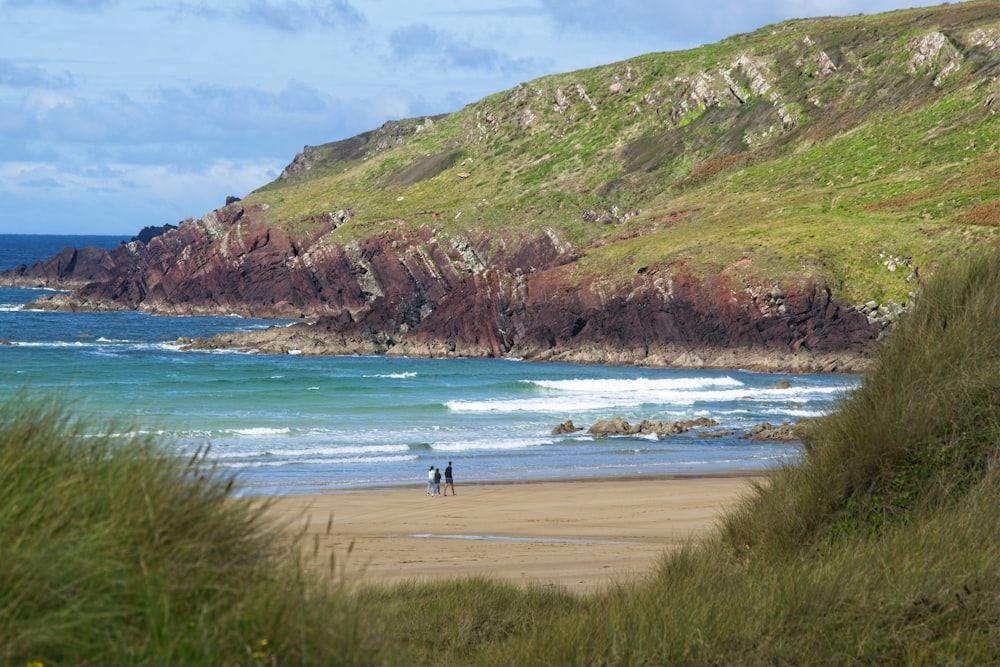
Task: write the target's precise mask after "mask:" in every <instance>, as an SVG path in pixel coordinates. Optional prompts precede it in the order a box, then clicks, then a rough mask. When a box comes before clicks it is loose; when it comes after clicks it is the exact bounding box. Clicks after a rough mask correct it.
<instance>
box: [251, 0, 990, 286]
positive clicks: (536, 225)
mask: <svg viewBox="0 0 1000 667" xmlns="http://www.w3.org/2000/svg"><path fill="white" fill-rule="evenodd" d="M998 76H1000V26H998V24H997V21H996V5H995V2H993V1H992V0H977V1H974V2H965V3H957V4H951V5H944V6H941V7H937V8H929V9H916V10H908V11H902V12H893V13H889V14H884V15H875V16H859V17H851V18H825V19H811V20H797V21H789V22H785V23H781V24H778V25H774V26H768V27H765V28H762V29H760V30H758V31H756V32H753V33H749V34H745V35H739V36H735V37H732V38H729V39H727V40H724V41H722V42H720V43H718V44H713V45H708V46H703V47H699V48H697V49H692V50H690V51H684V52H674V53H658V54H649V55H645V56H642V57H639V58H634V59H631V60H628V61H624V62H620V63H614V64H611V65H606V66H603V67H598V68H593V69H588V70H581V71H577V72H571V73H567V74H561V75H557V76H550V77H545V78H542V79H538V80H535V81H531V82H528V83H525V84H522V85H519V86H517V87H516V88H514V89H511V90H509V91H504V92H500V93H497V94H495V95H492V96H490V97H487V98H485V99H483V100H481V101H479V102H477V103H474V104H471V105H469V106H467V107H466V108H464V109H462V110H461V111H459V112H456V113H453V114H449V115H444V116H438V117H435V118H423V119H410V120H406V121H400V122H392V123H387V124H386V125H385V126H383V127H382V128H379V129H378V130H375V131H373V132H370V133H367V134H365V135H361V136H359V137H354V138H352V139H349V140H346V141H341V142H337V143H332V144H325V145H321V146H317V147H311V148H308V149H307V150H306V151H305V152H304V153H303V154H301V155H300V156H298V157H297V158H296V160H295V162H293V163H292V164H291V165H289V168H288V169H287V170H286V172H285V174H283V176H282V178H279V179H278V180H276V181H275V182H273V183H271V184H268V185H267V186H265V187H262V188H261V189H260V190H258V191H256V192H254V193H252V194H251V195H250V196H249V197H248V200H249V201H251V202H258V203H263V204H267V206H268V215H269V218H270V221H271V223H272V224H279V225H285V226H289V227H291V228H303V227H308V226H309V225H310V224H314V223H313V222H311V221H313V220H315V219H316V218H317V216H324V215H326V214H327V213H329V212H332V211H337V210H343V211H346V212H348V213H349V215H350V218H351V220H350V222H349V223H348V224H346V225H344V226H342V227H340V228H339V229H338V230H337V231H336V232H334V233H333V234H331V235H330V237H329V238H328V241H329V242H332V243H338V242H346V241H348V240H351V239H356V238H360V237H365V236H369V235H371V234H376V233H379V232H380V231H382V230H384V229H385V228H386V226H387V225H390V226H401V227H403V228H406V227H407V226H410V225H420V224H427V225H430V226H432V227H433V228H434V229H436V230H437V231H438V233H439V234H448V235H457V236H460V235H465V234H476V233H480V232H487V233H493V234H497V235H511V236H519V235H522V234H523V233H524V232H525V231H528V230H539V229H544V230H549V231H550V232H551V233H553V234H555V235H556V236H558V237H560V238H562V239H563V240H564V241H565V242H567V243H570V244H572V245H573V246H574V247H575V248H576V249H577V251H578V252H579V253H581V254H583V255H584V257H583V259H582V260H581V261H580V263H579V265H578V267H577V270H578V272H580V274H586V273H599V274H608V273H614V272H618V273H624V274H626V277H627V275H628V274H630V273H634V272H635V271H639V270H642V269H643V268H648V267H650V266H654V265H669V264H671V263H674V262H684V263H686V264H688V265H690V266H693V267H695V268H696V269H697V268H699V267H700V270H703V271H704V272H705V273H706V274H708V273H715V272H718V271H720V270H721V271H727V272H732V273H736V274H737V275H739V276H740V277H743V278H744V279H745V280H748V281H761V282H763V283H765V284H766V283H770V282H778V283H788V282H795V281H802V280H805V279H808V278H809V277H813V276H819V277H823V278H824V279H825V280H826V281H827V282H828V283H829V284H830V285H831V287H832V288H833V289H834V290H835V292H836V295H837V296H839V297H841V298H843V299H844V300H846V301H847V302H849V303H859V302H864V301H868V300H872V299H873V300H876V301H879V302H883V301H890V300H891V301H897V302H905V301H908V300H909V295H910V293H911V292H912V291H913V290H914V288H915V283H916V282H917V278H918V277H919V276H920V275H923V276H926V275H927V274H929V273H931V272H933V270H934V269H935V268H936V266H937V265H938V263H939V262H941V261H942V260H945V259H947V258H951V257H957V256H961V255H963V254H965V253H966V252H967V251H968V250H969V249H970V248H972V247H975V246H976V245H977V244H979V243H981V242H983V241H984V240H988V239H996V238H1000V204H998V201H1000V188H998V185H997V184H998V182H1000V136H998V134H997V132H996V125H997V117H996V112H997V110H998V109H1000V84H998Z"/></svg>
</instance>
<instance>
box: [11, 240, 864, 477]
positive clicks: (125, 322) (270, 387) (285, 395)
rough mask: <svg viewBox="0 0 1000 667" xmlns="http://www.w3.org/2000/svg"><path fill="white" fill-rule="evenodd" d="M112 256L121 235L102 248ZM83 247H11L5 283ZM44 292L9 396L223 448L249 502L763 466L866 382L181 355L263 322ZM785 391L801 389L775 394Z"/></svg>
mask: <svg viewBox="0 0 1000 667" xmlns="http://www.w3.org/2000/svg"><path fill="white" fill-rule="evenodd" d="M85 240H86V242H87V243H90V244H93V245H98V246H102V245H103V246H104V247H112V246H114V245H115V244H117V243H118V242H119V241H120V240H121V239H120V238H118V237H87V238H86V239H85ZM82 241H84V239H81V238H78V237H46V236H41V237H38V236H24V235H0V270H2V269H6V268H10V267H13V266H16V265H17V264H19V263H21V262H24V263H30V262H32V261H34V260H37V259H40V258H43V257H47V256H49V255H51V254H53V253H55V252H58V251H59V250H61V249H62V248H63V247H64V246H65V245H67V244H69V245H81V244H82ZM41 293H42V292H40V291H39V290H26V289H0V339H2V340H6V341H9V342H10V343H11V344H10V345H0V369H2V370H0V399H2V398H7V397H9V396H12V395H14V394H16V393H17V392H18V391H21V390H23V389H25V388H26V389H27V390H28V391H29V392H31V393H36V394H43V395H44V394H47V393H53V392H55V393H58V395H60V396H61V397H63V398H64V399H65V400H66V401H67V402H68V403H69V404H71V405H72V406H73V408H74V409H75V410H78V411H79V412H81V413H83V414H86V415H92V416H96V417H100V418H111V419H115V420H118V421H117V422H116V423H118V424H127V425H128V428H129V429H139V430H143V431H149V432H154V433H157V434H162V436H163V437H164V439H165V440H166V441H168V442H171V443H173V444H174V445H175V446H176V447H177V448H178V450H179V451H180V452H181V453H182V454H190V453H192V452H194V451H195V450H196V449H197V448H198V447H203V446H205V445H209V446H210V457H209V458H210V459H212V460H215V461H216V462H217V464H218V465H219V467H220V468H222V469H223V470H225V471H232V472H234V473H235V474H236V476H237V480H238V483H239V493H243V494H294V493H315V492H323V491H330V490H342V489H352V488H368V487H375V486H384V485H387V486H399V485H413V486H414V488H415V489H416V490H419V491H421V492H422V490H423V485H424V483H425V479H426V477H425V475H426V471H427V468H428V466H430V465H435V466H439V467H441V468H442V469H444V466H445V465H447V463H448V461H453V462H454V467H455V475H456V484H457V485H460V484H461V483H462V482H469V481H501V480H514V479H525V480H544V479H555V478H590V477H599V476H630V475H636V476H638V475H644V474H661V473H670V474H698V473H707V472H722V471H736V470H755V469H761V468H767V467H771V466H775V465H780V464H782V463H786V462H791V461H795V460H796V459H797V458H798V456H799V452H800V449H799V445H798V444H795V443H793V444H787V443H767V442H756V443H755V442H751V441H749V440H748V439H745V438H742V437H739V436H740V435H742V434H743V433H744V432H745V431H746V430H747V429H749V428H750V427H752V426H753V425H754V424H757V423H759V422H764V421H768V422H771V423H781V422H784V421H793V420H795V419H798V418H800V417H814V416H819V415H822V414H824V413H826V412H827V411H829V410H830V409H832V408H833V407H834V406H835V404H836V400H837V398H838V397H839V396H841V395H842V394H843V392H844V391H845V390H848V389H850V388H852V387H854V386H857V383H858V381H859V379H858V378H857V377H855V376H844V375H771V374H759V373H749V372H742V371H681V370H672V369H636V368H625V367H605V366H580V365H573V364H536V363H526V362H520V361H516V360H501V359H448V360H435V359H387V358H382V357H323V358H319V357H304V356H296V355H255V354H245V353H237V352H182V351H180V350H179V346H178V345H177V344H176V342H175V341H176V340H177V339H178V338H179V337H182V336H209V335H212V334H214V333H218V332H222V331H231V330H237V329H248V328H256V327H265V326H269V325H271V324H273V322H266V321H262V320H246V319H239V318H233V317H161V316H154V315H147V314H144V313H135V312H127V313H51V312H43V311H29V310H25V309H23V307H22V306H23V304H25V303H27V302H28V301H30V300H31V299H33V298H35V297H37V296H38V295H39V294H41ZM782 379H785V380H788V381H789V382H790V383H791V385H792V386H791V388H790V389H777V388H775V385H776V383H778V382H779V381H780V380H782ZM614 416H621V417H622V418H624V419H627V420H629V421H640V420H642V419H662V420H686V419H692V418H695V417H701V416H705V417H711V418H713V419H715V420H717V421H719V422H720V426H719V427H718V429H732V430H734V431H735V432H736V434H735V435H732V436H726V437H720V438H709V439H704V438H699V437H698V431H697V430H695V431H691V432H689V433H686V434H681V435H674V436H668V437H666V438H664V439H657V438H655V437H621V438H608V439H603V440H594V439H592V438H591V437H589V436H587V435H586V434H585V433H584V432H580V433H576V434H572V435H566V436H552V435H550V431H551V430H552V428H553V427H554V426H555V425H557V424H559V423H561V422H563V421H565V420H566V419H572V420H573V421H574V423H575V424H576V425H578V426H584V427H586V426H589V425H590V424H592V423H593V422H595V421H596V420H598V419H608V418H611V417H614Z"/></svg>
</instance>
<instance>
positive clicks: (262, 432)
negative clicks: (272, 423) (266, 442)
mask: <svg viewBox="0 0 1000 667" xmlns="http://www.w3.org/2000/svg"><path fill="white" fill-rule="evenodd" d="M230 432H231V433H235V434H236V435H250V436H255V437H260V436H272V435H278V436H280V435H288V434H289V433H291V432H292V430H291V429H290V428H288V427H287V426H285V427H283V428H270V427H267V426H256V427H253V428H234V429H232V430H231V431H230Z"/></svg>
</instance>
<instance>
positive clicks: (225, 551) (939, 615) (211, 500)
mask: <svg viewBox="0 0 1000 667" xmlns="http://www.w3.org/2000/svg"><path fill="white" fill-rule="evenodd" d="M69 414H70V413H69V412H68V410H67V409H66V408H65V407H64V406H62V405H60V404H59V403H58V401H56V402H54V403H53V404H52V405H48V404H45V403H43V402H41V401H38V400H35V399H32V398H29V397H28V396H26V395H22V396H18V397H16V398H15V399H13V400H11V401H9V402H8V403H6V404H4V405H3V406H2V407H0V488H2V489H3V494H2V496H0V563H2V564H3V567H0V663H3V664H10V665H63V664H128V665H140V664H160V665H162V664H170V665H205V664H219V665H291V664H302V665H312V664H316V665H336V664H370V665H379V664H384V665H397V664H463V665H496V664H539V665H541V664H558V665H570V664H608V665H610V664H614V665H646V664H685V665H699V664H704V665H716V664H745V665H755V664H799V665H827V664H830V665H833V664H836V665H867V664H962V665H966V664H997V663H998V662H1000V604H998V601H1000V571H998V568H1000V540H998V539H997V536H998V531H1000V518H998V514H1000V513H998V508H1000V465H998V458H1000V248H990V249H989V250H988V251H986V252H982V253H980V254H977V255H976V256H974V257H971V258H967V259H964V260H961V261H956V262H954V263H952V264H950V265H948V266H947V267H945V268H944V269H943V270H942V271H940V272H939V273H937V274H936V275H935V277H934V279H933V280H932V281H931V282H930V283H929V284H928V285H927V286H925V287H924V288H923V289H922V291H921V293H920V296H919V298H918V299H917V302H916V305H915V307H914V308H913V309H912V310H911V311H910V312H909V313H908V315H907V316H906V317H905V318H904V320H903V321H902V323H901V325H900V326H899V328H898V329H897V330H896V331H895V332H894V333H893V335H892V337H891V338H890V339H889V340H888V341H887V342H886V343H885V344H884V346H883V347H882V348H881V349H880V351H879V355H878V363H877V364H876V365H875V366H874V367H873V370H872V371H871V372H870V373H869V375H868V376H867V377H866V378H865V382H864V383H863V385H862V386H861V387H859V388H858V389H856V390H854V391H853V392H851V393H850V394H848V395H846V396H844V398H843V400H842V401H841V404H840V406H839V409H838V410H837V411H836V412H834V413H833V414H831V415H830V416H828V417H825V418H823V419H822V420H819V421H818V422H817V424H816V426H815V428H814V429H813V430H812V431H811V433H810V434H809V436H808V438H807V439H806V442H805V456H804V461H803V462H802V463H800V464H797V465H794V466H789V467H785V468H781V469H778V470H776V471H774V472H773V474H772V475H770V476H769V478H768V480H767V481H766V482H764V483H761V484H759V485H758V486H757V487H755V489H754V490H753V491H752V493H751V494H750V495H749V496H748V497H747V498H746V499H745V501H744V502H743V503H742V504H741V505H739V506H738V507H737V508H736V509H734V510H733V511H731V512H730V513H729V514H728V515H727V516H725V517H724V519H723V520H722V521H721V522H720V526H719V530H718V532H717V533H716V534H715V535H713V536H711V537H710V538H708V539H706V540H704V541H703V542H700V543H697V544H690V545H688V546H687V547H685V548H684V549H682V550H680V551H678V552H674V553H671V554H665V555H664V557H663V560H662V562H661V564H660V566H659V567H658V568H657V569H656V570H655V571H653V572H650V573H649V575H648V576H647V578H646V579H645V580H642V581H633V582H629V583H623V584H620V585H617V586H614V587H610V588H608V589H606V590H604V591H601V592H599V593H597V594H594V595H590V596H587V597H577V596H574V595H571V594H569V593H568V592H565V591H559V590H551V589H543V588H528V589H523V588H518V587H516V586H514V585H511V584H506V583H501V582H497V581H491V580H489V579H483V578H470V579H461V580H454V581H449V582H443V583H437V584H419V585H418V584H405V585H400V586H395V587H379V586H365V587H358V588H355V587H353V586H351V585H350V582H344V581H343V579H342V577H341V576H339V575H338V568H337V567H336V565H337V564H335V563H329V564H325V566H320V567H317V564H316V563H307V562H304V561H303V559H302V557H301V556H300V555H299V554H301V553H302V551H303V550H302V544H301V543H300V541H297V540H295V539H290V538H289V536H288V535H287V533H285V532H284V530H283V529H282V527H281V526H274V525H272V524H269V523H268V522H267V521H265V520H264V517H265V511H266V507H264V508H262V507H261V506H260V505H255V504H252V503H250V502H247V501H244V500H242V499H239V498H233V497H232V495H231V493H230V480H228V479H226V478H225V477H223V476H220V475H218V474H216V473H215V472H214V471H213V470H212V468H211V466H210V465H209V464H208V456H207V455H206V454H205V453H201V454H199V455H197V456H195V457H192V458H190V459H179V458H178V457H176V456H175V455H174V454H173V453H172V452H171V450H170V448H169V447H167V446H165V445H164V444H163V443H159V442H156V440H155V438H151V437H148V436H143V435H130V436H115V435H106V436H98V437H93V436H90V437H85V436H84V433H93V430H94V429H93V428H84V424H83V423H81V422H79V421H77V420H75V419H74V418H72V417H71V416H69ZM107 432H108V433H109V434H113V433H129V432H138V431H133V430H130V429H125V428H122V427H121V426H120V425H119V426H118V427H117V428H110V427H109V428H108V429H107Z"/></svg>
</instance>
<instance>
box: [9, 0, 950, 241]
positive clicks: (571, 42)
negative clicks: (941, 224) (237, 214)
mask: <svg viewBox="0 0 1000 667" xmlns="http://www.w3.org/2000/svg"><path fill="white" fill-rule="evenodd" d="M933 4H938V3H936V2H923V1H922V0H774V1H760V0H698V1H694V2H692V1H691V0H576V1H570V0H480V1H479V2H472V1H471V0H465V1H462V0H180V1H174V0H0V233H5V234H20V233H35V234H109V235H122V236H123V237H127V238H131V236H133V235H135V234H137V233H138V232H139V231H140V230H141V229H142V228H143V227H145V226H147V225H164V224H177V223H178V222H180V221H182V220H184V219H186V218H190V217H194V218H198V217H201V216H202V215H204V214H205V213H208V212H209V211H211V210H213V209H215V208H218V207H220V206H222V205H223V204H224V203H225V200H226V197H227V196H230V195H232V196H237V197H242V196H245V195H246V194H247V193H249V192H251V191H252V190H254V189H256V188H258V187H260V186H262V185H265V184H266V183H268V182H270V181H272V180H273V179H274V178H276V177H277V176H278V174H279V173H281V170H282V169H283V168H284V167H285V166H286V165H287V164H288V163H289V162H291V161H292V159H293V158H294V157H295V155H296V153H298V152H300V151H301V150H302V148H303V146H305V145H319V144H324V143H327V142H331V141H337V140H340V139H346V138H348V137H352V136H354V135H357V134H360V133H361V132H365V131H367V130H372V129H375V128H377V127H379V126H380V125H382V123H384V122H385V121H387V120H392V119H399V118H410V117H417V116H422V115H428V114H437V113H445V112H451V111H457V110H459V109H461V108H462V107H463V106H465V105H466V104H469V103H472V102H475V101H477V100H480V99H482V98H483V97H486V96H487V95H490V94H493V93H496V92H501V91H504V90H507V89H509V88H512V87H513V86H515V85H517V84H518V83H522V82H527V81H531V80H533V79H536V78H538V77H541V76H545V75H548V74H556V73H562V72H570V71H573V70H577V69H583V68H587V67H594V66H598V65H605V64H609V63H613V62H618V61H620V60H624V59H627V58H631V57H634V56H638V55H642V54H644V53H650V52H656V51H678V50H684V49H689V48H693V47H696V46H698V45H701V44H709V43H713V42H717V41H719V40H721V39H723V38H725V37H728V36H730V35H735V34H738V33H744V32H750V31H752V30H756V29H757V28H760V27H763V26H766V25H769V24H772V23H777V22H779V21H783V20H786V19H791V18H808V17H815V16H849V15H855V14H861V13H865V14H872V13H878V12H883V11H889V10H892V9H902V8H908V7H914V6H930V5H933Z"/></svg>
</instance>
